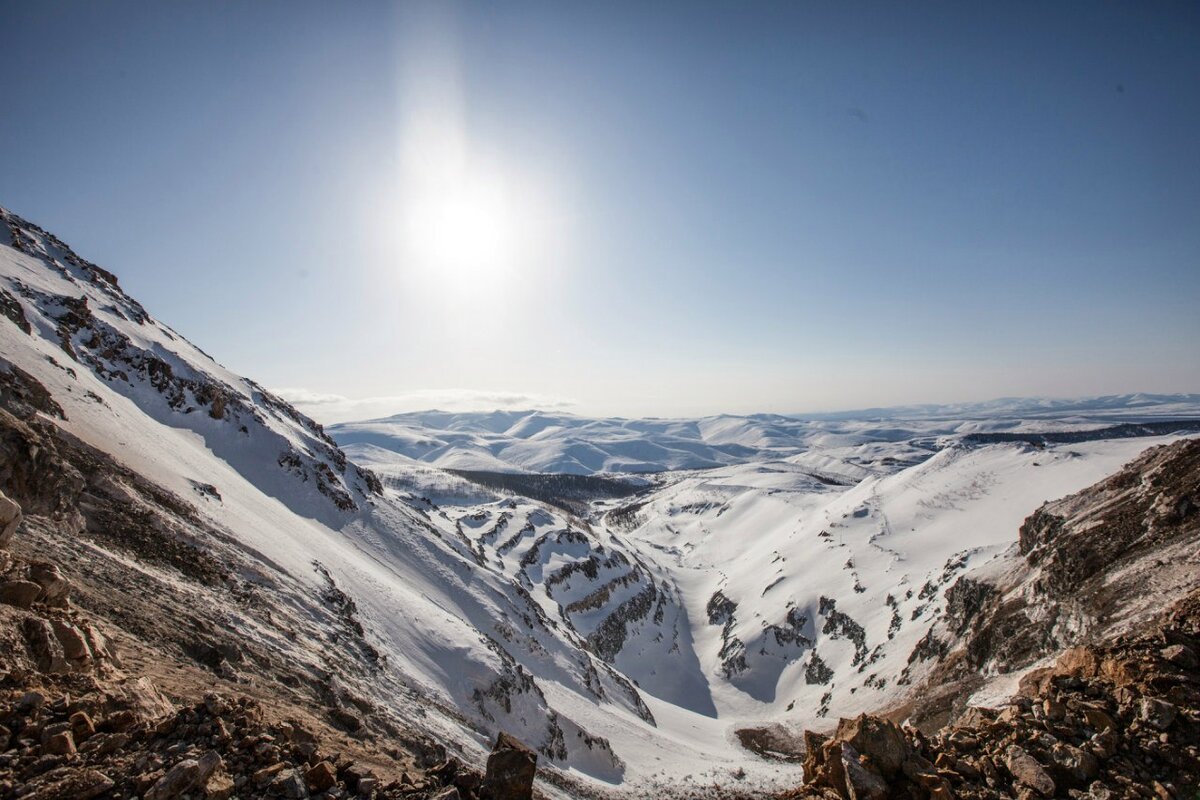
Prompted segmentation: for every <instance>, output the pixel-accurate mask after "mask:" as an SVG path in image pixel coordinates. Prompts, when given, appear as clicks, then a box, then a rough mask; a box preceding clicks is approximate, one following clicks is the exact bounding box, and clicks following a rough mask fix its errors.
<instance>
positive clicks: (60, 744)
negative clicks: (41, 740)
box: [42, 731, 75, 756]
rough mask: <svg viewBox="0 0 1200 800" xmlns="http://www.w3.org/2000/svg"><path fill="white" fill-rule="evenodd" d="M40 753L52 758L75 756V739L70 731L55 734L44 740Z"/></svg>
mask: <svg viewBox="0 0 1200 800" xmlns="http://www.w3.org/2000/svg"><path fill="white" fill-rule="evenodd" d="M42 752H43V753H47V754H49V755H54V756H70V755H74V754H75V739H74V738H73V737H72V736H71V732H70V731H62V732H61V733H56V734H54V735H53V736H50V737H49V738H47V739H46V743H45V744H43V745H42Z"/></svg>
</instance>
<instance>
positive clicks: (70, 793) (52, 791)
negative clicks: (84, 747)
mask: <svg viewBox="0 0 1200 800" xmlns="http://www.w3.org/2000/svg"><path fill="white" fill-rule="evenodd" d="M114 785H115V784H114V783H113V781H112V779H111V778H109V777H108V776H107V775H105V774H104V773H102V772H98V771H96V770H94V769H78V768H74V767H60V768H58V769H54V770H51V771H50V772H47V773H45V774H43V775H39V776H38V777H37V778H35V779H34V780H32V781H30V782H29V784H28V785H27V786H26V787H25V789H26V790H27V794H23V795H22V798H23V800H68V798H69V800H91V799H92V798H93V797H98V796H99V795H102V794H104V793H105V792H107V791H108V790H109V789H111V788H113V786H114Z"/></svg>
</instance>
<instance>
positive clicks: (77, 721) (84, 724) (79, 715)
mask: <svg viewBox="0 0 1200 800" xmlns="http://www.w3.org/2000/svg"><path fill="white" fill-rule="evenodd" d="M67 721H68V723H70V725H71V735H72V736H74V737H75V741H76V742H79V743H82V742H85V741H87V739H89V738H90V737H91V736H92V735H93V734H95V733H96V726H95V724H94V723H93V722H92V718H91V717H89V716H88V715H87V712H85V711H76V712H75V713H74V714H72V715H71V718H70V719H69V720H67Z"/></svg>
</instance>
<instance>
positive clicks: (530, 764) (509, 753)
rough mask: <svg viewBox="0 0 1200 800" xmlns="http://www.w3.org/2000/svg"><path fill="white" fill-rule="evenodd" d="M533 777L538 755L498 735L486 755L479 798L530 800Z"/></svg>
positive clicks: (506, 737)
mask: <svg viewBox="0 0 1200 800" xmlns="http://www.w3.org/2000/svg"><path fill="white" fill-rule="evenodd" d="M536 774H537V753H535V752H533V750H531V749H529V748H528V747H526V746H525V745H524V744H522V743H521V742H520V741H518V740H517V739H515V738H514V737H512V736H509V735H508V734H507V733H501V734H500V735H499V736H497V737H496V744H495V745H494V746H493V747H492V754H491V755H490V756H488V760H487V772H486V773H485V775H484V778H483V786H482V791H481V796H482V797H485V798H488V800H532V798H533V779H534V776H535V775H536Z"/></svg>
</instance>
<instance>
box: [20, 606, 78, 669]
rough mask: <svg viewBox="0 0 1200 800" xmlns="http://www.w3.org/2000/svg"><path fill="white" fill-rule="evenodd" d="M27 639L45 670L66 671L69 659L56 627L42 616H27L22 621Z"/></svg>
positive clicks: (38, 663)
mask: <svg viewBox="0 0 1200 800" xmlns="http://www.w3.org/2000/svg"><path fill="white" fill-rule="evenodd" d="M22 630H23V631H24V633H25V640H26V641H27V642H28V643H29V649H30V651H32V653H33V657H34V658H35V659H36V661H37V665H38V669H40V670H42V671H43V672H66V671H67V660H66V657H65V655H64V654H63V649H62V645H61V644H59V642H58V637H57V636H55V635H54V628H53V626H51V624H50V623H49V622H48V621H47V620H44V619H42V618H41V617H26V618H25V621H24V622H23V623H22Z"/></svg>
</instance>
